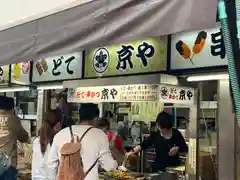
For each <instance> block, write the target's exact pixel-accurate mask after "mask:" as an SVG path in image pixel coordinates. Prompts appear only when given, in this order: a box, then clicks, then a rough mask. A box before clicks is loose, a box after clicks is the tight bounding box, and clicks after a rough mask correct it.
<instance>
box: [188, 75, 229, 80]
mask: <svg viewBox="0 0 240 180" xmlns="http://www.w3.org/2000/svg"><path fill="white" fill-rule="evenodd" d="M221 79H229V75H228V74H226V73H225V74H211V75H210V74H209V75H199V76H189V77H188V78H187V81H210V80H221Z"/></svg>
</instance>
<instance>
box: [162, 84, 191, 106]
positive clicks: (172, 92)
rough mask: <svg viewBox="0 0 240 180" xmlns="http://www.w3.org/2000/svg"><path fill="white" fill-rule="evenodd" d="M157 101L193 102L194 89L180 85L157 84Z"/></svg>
mask: <svg viewBox="0 0 240 180" xmlns="http://www.w3.org/2000/svg"><path fill="white" fill-rule="evenodd" d="M159 91H160V92H159V101H160V102H164V103H176V104H187V105H189V104H193V103H194V89H193V88H186V87H180V86H171V85H162V84H161V85H159Z"/></svg>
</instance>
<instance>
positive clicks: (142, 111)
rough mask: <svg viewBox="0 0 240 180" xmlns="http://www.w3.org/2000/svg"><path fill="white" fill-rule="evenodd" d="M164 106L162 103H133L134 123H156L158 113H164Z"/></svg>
mask: <svg viewBox="0 0 240 180" xmlns="http://www.w3.org/2000/svg"><path fill="white" fill-rule="evenodd" d="M163 108H164V104H163V103H161V102H156V101H155V102H154V101H153V102H133V103H131V115H132V118H131V119H132V120H133V121H144V122H147V123H148V122H150V121H154V122H155V121H156V117H157V115H158V113H160V112H161V111H163Z"/></svg>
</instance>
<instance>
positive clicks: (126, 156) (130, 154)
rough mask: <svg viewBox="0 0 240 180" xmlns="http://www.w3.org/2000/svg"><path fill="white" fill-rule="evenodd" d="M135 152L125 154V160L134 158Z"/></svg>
mask: <svg viewBox="0 0 240 180" xmlns="http://www.w3.org/2000/svg"><path fill="white" fill-rule="evenodd" d="M134 154H135V152H134V151H130V152H126V153H125V159H128V158H129V157H131V156H134Z"/></svg>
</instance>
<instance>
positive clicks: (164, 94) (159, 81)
mask: <svg viewBox="0 0 240 180" xmlns="http://www.w3.org/2000/svg"><path fill="white" fill-rule="evenodd" d="M163 77H164V78H163ZM171 82H172V81H169V80H167V78H166V76H165V75H144V76H141V75H138V76H128V77H127V78H126V77H116V78H114V81H113V78H101V79H98V80H96V79H84V80H77V81H65V82H64V83H63V86H64V87H66V88H69V90H68V102H69V103H79V104H81V103H89V102H92V103H96V104H99V103H130V104H131V106H130V110H129V111H130V112H131V113H130V116H129V117H128V118H129V120H130V121H131V120H138V121H141V122H143V121H144V122H145V123H146V121H149V122H150V121H152V120H153V119H151V118H152V117H154V116H155V117H154V118H156V115H157V113H159V112H160V111H162V110H163V108H164V104H170V103H171V104H181V105H184V106H188V107H189V110H190V112H189V119H190V122H189V141H188V144H189V153H188V156H187V158H186V159H187V161H186V163H184V164H183V166H181V167H177V168H172V169H171V168H170V169H168V171H167V172H165V173H162V172H160V173H157V174H151V173H149V172H144V171H143V169H142V168H140V169H139V170H137V171H138V173H136V172H134V173H132V172H129V173H126V172H125V173H123V172H121V171H117V172H107V173H104V174H101V177H100V178H102V179H119V178H121V179H137V178H140V177H141V178H143V179H144V178H145V179H146V178H150V179H154V177H155V178H160V179H161V178H162V179H170V180H171V179H178V177H181V178H185V174H186V175H187V176H188V177H189V178H190V179H195V178H196V176H197V173H198V172H197V164H198V163H197V162H198V156H197V155H198V151H197V148H198V141H197V138H196V137H197V134H198V132H197V129H198V128H197V117H198V104H199V103H198V98H197V97H198V91H197V90H196V89H193V88H188V87H181V86H178V85H177V83H176V84H174V85H171V84H170V83H171ZM136 104H138V105H139V108H138V111H139V113H138V115H137V113H136V110H134V105H135V106H136ZM134 111H135V112H134ZM141 113H142V114H145V116H141V115H140V114H141ZM149 113H150V114H151V116H148V114H149ZM153 114H154V115H153ZM139 115H140V116H139ZM139 117H140V119H139ZM141 140H142V137H141V138H140V141H141ZM139 159H140V167H143V163H144V161H143V154H142V153H140V156H139ZM119 176H120V177H119ZM139 176H140V177H139Z"/></svg>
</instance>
